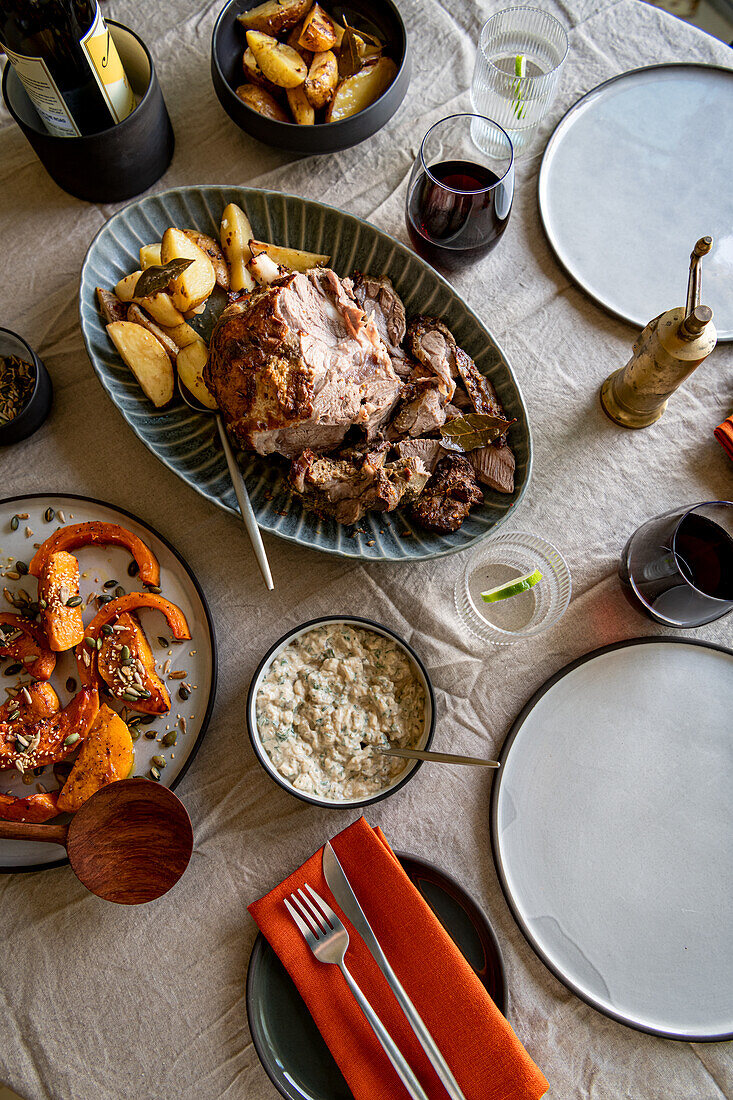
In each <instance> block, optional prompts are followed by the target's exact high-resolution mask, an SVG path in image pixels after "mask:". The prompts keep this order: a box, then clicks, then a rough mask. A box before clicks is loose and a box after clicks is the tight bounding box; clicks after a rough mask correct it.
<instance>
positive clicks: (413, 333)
mask: <svg viewBox="0 0 733 1100" xmlns="http://www.w3.org/2000/svg"><path fill="white" fill-rule="evenodd" d="M407 346H408V348H409V350H410V352H411V354H412V355H414V357H415V359H417V361H418V363H420V364H421V365H422V366H423V367H424V368H425V370H426V371H427V372H428V373H429V374H433V375H435V377H436V378H437V380H438V383H437V384H438V388H439V390H440V392H441V393H442V394H443V395H444V397H445V398H446V400H447V401H450V400H451V399H452V397H453V394H454V393H455V389H456V384H455V381H454V379H455V377H456V342H455V340H454V338H453V334H452V332H451V331H450V329H449V328H447V327H446V326H445V325H444V324H443V322H442V321H440V320H438V318H437V317H421V316H418V317H413V319H412V320H411V321H410V323H409V325H408V326H407Z"/></svg>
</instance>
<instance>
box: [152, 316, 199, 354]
mask: <svg viewBox="0 0 733 1100" xmlns="http://www.w3.org/2000/svg"><path fill="white" fill-rule="evenodd" d="M159 327H160V331H161V332H164V333H165V335H166V336H167V337H169V338H170V339H171V340H172V341H173V343H174V344H175V345H176V347H177V348H185V347H187V346H188V344H192V343H193V342H194V340H200V339H201V337H200V336H199V334H198V333H197V332H196V329H194V328H191V326H190V325H187V324H186V322H185V321H183V322H182V323H181V324H180V325H170V326H167V325H160V326H159Z"/></svg>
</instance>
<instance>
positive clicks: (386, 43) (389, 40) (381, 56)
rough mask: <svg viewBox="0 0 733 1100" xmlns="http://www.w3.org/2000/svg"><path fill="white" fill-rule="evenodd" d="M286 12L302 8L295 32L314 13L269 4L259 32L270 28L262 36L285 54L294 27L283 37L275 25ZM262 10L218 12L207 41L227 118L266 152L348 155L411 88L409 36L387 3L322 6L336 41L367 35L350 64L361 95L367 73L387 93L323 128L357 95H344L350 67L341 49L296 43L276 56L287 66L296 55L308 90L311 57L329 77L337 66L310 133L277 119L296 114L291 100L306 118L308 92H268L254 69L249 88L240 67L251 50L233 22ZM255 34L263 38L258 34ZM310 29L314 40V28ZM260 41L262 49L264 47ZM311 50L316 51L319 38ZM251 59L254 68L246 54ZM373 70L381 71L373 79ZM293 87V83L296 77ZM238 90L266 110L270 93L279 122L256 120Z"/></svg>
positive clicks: (231, 6)
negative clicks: (348, 34) (325, 66)
mask: <svg viewBox="0 0 733 1100" xmlns="http://www.w3.org/2000/svg"><path fill="white" fill-rule="evenodd" d="M289 4H292V5H295V4H299V5H300V12H301V13H302V12H303V11H305V13H306V14H305V16H303V15H302V14H299V21H298V24H297V26H298V27H300V25H301V22H302V19H303V18H306V19H307V18H308V14H309V13H312V7H313V5H311V4H309V3H308V0H274V2H273V4H272V9H273V12H274V13H275V14H274V16H273V19H272V20H271V21H266V20H263V21H262V24H261V25H262V27H267V33H269V34H270V35H271V36H273V37H277V39H278V41H279V43H281V44H282V45H286V46H287V45H288V44H287V39H288V37H292V35H293V27H292V26H289V25H288V23H289V19H288V18H287V17H286V25H285V27H284V29H282V30H280V27H279V24H280V22H281V20H282V17H281V15H280V12H281V11H282V10H283V9H287V7H288V5H289ZM259 7H261V0H230V2H229V3H228V4H227V5H226V7H224V8H223V9H222V11H221V12H220V14H219V18H218V19H217V21H216V25H215V26H214V33H213V35H212V38H211V78H212V80H213V83H214V90H215V91H216V94H217V97H218V99H219V102H220V103H221V105H222V107H223V108H224V110H225V111H226V112H227V114H228V115H229V117H230V118H231V119H232V121H233V122H235V123H236V124H237V126H239V127H240V129H242V130H244V131H245V132H246V133H248V134H250V135H251V136H252V137H254V138H256V139H257V140H258V141H262V142H264V143H265V144H266V145H273V146H275V147H276V148H278V149H285V150H287V151H288V152H291V153H303V154H306V155H307V154H315V153H334V152H336V151H337V150H339V149H348V148H349V146H351V145H358V144H359V142H361V141H365V140H366V138H368V137H371V135H372V134H375V133H376V132H377V130H380V129H381V128H382V126H384V124H385V123H386V122H387V121H388V120H389V119H390V118H391V117H392V115H393V114H394V113H395V111H396V110H397V108H398V107H399V106H400V104H401V103H402V100H403V99H404V98H405V93H406V92H407V86H408V84H409V82H410V56H409V50H408V44H407V31H406V29H405V25H404V23H403V21H402V17H401V16H400V13H399V11H398V10H397V8H396V6H395V4H394V3H393V2H392V0H333V2H331V0H323V2H322V4H321V8H322V9H323V11H324V12H325V13H326V16H327V17H331V19H332V21H333V23H334V24H335V26H336V27H337V28H338V33H339V34H342V30H343V26H348V27H351V28H353V30H354V31H355V32H356V34H357V35H359V32H364V33H365V39H359V40H358V47H359V51H360V52H361V53H360V56H358V58H354V60H355V61H356V64H357V65H358V66H359V69H358V72H357V73H356V76H357V77H359V78H360V82H359V86H360V88H364V87H365V84H364V83H363V82H364V81H365V78H366V74H367V73H368V74H369V81H370V82H371V86H372V90H374V89H377V90H381V86H382V84H384V85H386V86H385V87H384V89H383V90H381V94H379V95H378V98H375V99H374V100H373V102H371V103H370V105H369V106H366V107H364V109H363V110H360V111H358V113H356V114H351V115H349V117H342V118H340V119H338V120H337V121H325V118H326V116H327V115H328V114H329V113H331V114H336V115H338V113H339V111H338V110H337V109H336V108H337V107H339V106H340V105H343V104H344V103H345V102H347V95H348V94H351V93H352V92H353V89H354V84H353V83H351V84H349V85H348V86H346V87H342V84H343V81H344V80H345V79H348V76H349V68H348V60H347V59H346V58H345V57H344V58H340V56H339V55H340V46H334V47H333V49H332V50H327V49H321V50H318V49H317V51H316V52H312V51H307V52H305V53H303V51H302V49H301V47H300V46H298V43H297V41H296V42H294V44H293V46H291V47H290V48H289V49H286V50H285V51H280V54H279V56H283V57H284V60H285V61H286V62H287V61H288V60H292V59H293V52H292V51H293V48H294V47H295V48H297V49H298V52H299V53H300V54H301V57H303V65H304V66H305V68H306V69H307V70H308V79H309V80H310V81H311V85H309V90H310V88H311V87H312V85H313V81H314V80H315V79H316V78H315V76H314V74H313V73H312V72H311V67H312V59H313V57H317V58H320V59H324V58H325V61H326V62H328V63H330V66H331V69H332V70H333V66H334V61H335V60H336V59H338V61H339V64H338V75H337V76H335V74H333V72H332V73H331V84H332V87H331V88H330V90H329V91H327V92H326V93H325V94H326V95H330V101H327V105H326V106H323V107H320V106H319V107H318V108H317V109H316V110H315V111H314V112H312V113H313V114H314V116H315V121H314V123H313V124H312V125H299V124H298V123H296V122H295V121H292V122H291V121H283V120H281V118H280V116H282V119H286V118H290V117H293V112H294V110H297V109H298V108H297V102H296V103H295V105H293V104H291V102H290V101H291V99H293V100H296V99H297V97H298V93H299V95H300V98H301V100H302V103H303V106H304V108H305V110H304V112H303V114H302V115H301V117H308V114H307V112H310V111H311V108H310V106H309V103H308V102H307V100H306V96H305V91H304V88H305V85H300V86H298V88H297V91H296V89H291V94H290V95H288V92H287V90H286V89H285V88H280V89H278V88H273V87H272V84H271V82H269V81H268V79H267V76H266V74H265V75H263V73H262V72H261V71H259V66H258V65H255V67H254V71H252V70H251V71H250V77H251V76H252V75H253V72H254V77H255V79H256V80H257V81H258V82H259V83H257V84H254V83H250V82H249V80H248V76H247V74H246V73H245V68H244V64H243V56H244V53H245V50H247V47H248V41H247V37H246V33H247V28H246V27H245V26H244V25H243V24H241V23H240V22H239V21H238V19H237V16H238V15H240V14H243V13H245V12H249V11H253V10H254V9H255V8H259ZM294 10H295V9H294ZM316 14H318V13H316ZM311 17H312V14H311ZM290 18H292V15H291V16H290ZM254 29H257V30H258V31H259V33H263V32H262V30H260V29H259V27H258V28H254ZM314 29H315V30H316V32H317V27H316V28H314ZM296 34H297V31H296ZM262 41H263V42H264V39H263V40H262ZM315 42H316V45H317V47H318V38H317V34H316V37H315ZM380 47H381V49H380ZM326 53H331V57H325V55H326ZM362 55H364V56H362ZM249 56H250V61H252V59H253V54H252V51H251V50H250V52H249ZM351 56H352V58H353V57H354V54H353V50H351ZM377 64H379V66H380V67H379V70H378V71H375V67H376V65H377ZM345 66H346V67H345ZM260 78H262V79H260ZM292 79H294V80H297V79H298V74H297V72H296V73H295V76H294V77H293V78H292ZM334 80H335V82H336V83H335V84H334V83H333V82H334ZM242 85H245V86H247V87H248V88H249V89H253V90H251V91H249V92H248V93H246V94H248V95H249V96H250V98H251V99H252V100H253V101H254V102H259V104H260V106H262V105H263V104H264V108H265V109H267V108H268V104H269V103H270V100H269V98H268V97H269V96H270V94H271V93H272V95H273V98H274V100H275V103H276V105H277V108H278V109H279V114H278V112H276V111H272V114H276V115H278V117H270V116H268V115H265V114H261V113H259V112H258V111H257V110H254V109H253V107H251V106H249V105H248V104H247V103H246V102H245V101H244V100H243V99H242V98H240V96H239V95H237V89H238V88H240V87H241V86H242ZM268 88H269V91H268ZM261 92H264V93H265V94H264V96H261V95H260V93H261ZM313 98H315V99H316V102H318V99H317V97H313V96H311V99H313ZM367 98H368V97H367ZM271 106H272V105H271V104H270V107H271Z"/></svg>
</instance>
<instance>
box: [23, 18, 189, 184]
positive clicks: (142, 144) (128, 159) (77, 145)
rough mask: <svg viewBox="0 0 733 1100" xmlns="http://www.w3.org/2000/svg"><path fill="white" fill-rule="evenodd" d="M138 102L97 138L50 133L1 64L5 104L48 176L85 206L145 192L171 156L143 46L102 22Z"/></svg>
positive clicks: (166, 122)
mask: <svg viewBox="0 0 733 1100" xmlns="http://www.w3.org/2000/svg"><path fill="white" fill-rule="evenodd" d="M107 26H108V27H109V31H110V34H111V35H112V38H113V39H114V43H115V46H116V47H117V52H118V53H119V55H120V59H121V61H122V64H123V65H124V68H125V72H126V73H127V76H128V78H129V80H130V84H131V85H132V89H133V91H134V92H135V94H136V96H137V97H138V100H139V102H138V104H137V106H136V107H135V110H134V111H133V112H132V114H130V115H128V116H127V118H125V119H123V120H122V122H119V123H117V125H116V126H110V127H109V128H108V129H106V130H101V131H100V132H99V133H98V134H86V135H84V136H82V137H59V136H58V135H56V134H50V133H49V132H48V130H47V129H46V127H45V126H44V125H43V122H42V121H41V119H40V118H39V116H38V112H37V111H36V109H35V107H34V106H33V104H32V103H31V100H30V99H29V97H28V93H27V92H26V90H25V88H24V87H23V85H22V84H21V82H20V79H19V77H18V75H17V73H16V72H15V70H14V68H13V66H12V65H10V64H9V63H8V64H6V66H5V71H4V73H3V79H2V91H3V98H4V100H5V105H6V107H7V108H8V110H9V111H10V113H11V115H12V116H13V118H14V119H15V121H16V122H17V123H18V126H19V127H20V128H21V130H22V131H23V133H24V134H25V136H26V138H27V139H28V141H29V142H30V144H31V145H32V146H33V149H34V150H35V152H36V154H37V156H38V158H39V159H40V161H41V163H42V164H43V166H44V168H45V169H46V171H47V172H48V174H49V176H51V178H52V179H53V180H55V182H56V183H57V184H58V185H59V187H61V188H63V190H64V191H67V192H68V193H69V194H70V195H74V196H75V198H78V199H84V200H85V201H86V202H121V201H122V200H123V199H131V198H132V197H133V196H134V195H139V194H140V192H141V191H146V190H147V188H148V187H150V186H151V185H152V184H153V183H155V181H156V180H157V179H159V178H160V177H161V176H162V175H163V173H164V172H165V170H166V168H167V167H168V165H169V164H170V162H171V158H172V157H173V148H174V138H173V127H172V126H171V120H170V118H169V117H168V111H167V110H166V106H165V103H164V101H163V93H162V92H161V90H160V85H159V84H158V78H157V76H156V74H155V66H154V65H153V59H152V57H151V55H150V51H149V50H148V48H147V46H146V45H145V43H144V42H143V41H142V39H141V38H139V37H138V36H137V35H136V34H135V33H134V31H131V30H130V29H129V28H128V27H123V26H122V24H121V23H115V22H114V21H113V20H112V19H108V20H107Z"/></svg>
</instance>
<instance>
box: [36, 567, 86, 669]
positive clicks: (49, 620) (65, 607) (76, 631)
mask: <svg viewBox="0 0 733 1100" xmlns="http://www.w3.org/2000/svg"><path fill="white" fill-rule="evenodd" d="M38 602H39V604H40V605H41V619H42V622H43V626H44V629H45V631H46V637H47V638H48V645H49V648H50V649H52V650H54V652H55V653H64V652H65V651H66V650H67V649H73V648H74V646H75V645H78V644H79V642H80V641H81V640H82V638H83V637H84V622H83V620H82V617H81V602H82V601H81V597H80V596H79V562H78V561H77V560H76V558H75V557H74V555H73V554H69V553H67V551H66V550H58V551H56V553H54V554H49V556H48V558H47V559H46V562H45V564H44V566H43V570H42V571H41V575H40V577H39V578H38Z"/></svg>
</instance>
